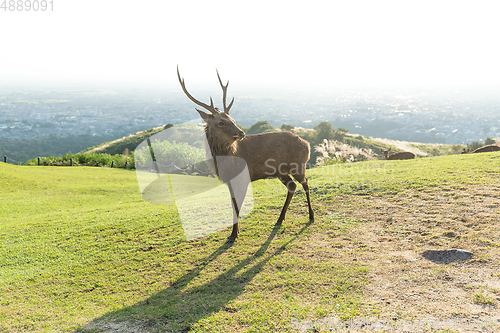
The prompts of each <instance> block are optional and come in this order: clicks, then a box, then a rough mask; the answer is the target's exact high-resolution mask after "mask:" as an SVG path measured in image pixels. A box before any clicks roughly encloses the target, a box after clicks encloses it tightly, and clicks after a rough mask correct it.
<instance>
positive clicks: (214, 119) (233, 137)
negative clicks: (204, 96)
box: [177, 66, 245, 147]
mask: <svg viewBox="0 0 500 333" xmlns="http://www.w3.org/2000/svg"><path fill="white" fill-rule="evenodd" d="M177 76H178V78H179V82H180V84H181V87H182V90H183V91H184V93H185V94H186V96H187V97H188V98H189V99H190V100H191V101H193V102H194V103H195V104H196V105H199V106H201V107H202V108H204V109H206V110H208V111H210V113H207V112H205V111H202V110H200V109H196V108H195V109H196V111H198V113H199V114H200V116H201V118H202V119H203V120H204V121H205V123H206V127H205V131H206V132H207V137H208V136H210V137H213V138H217V141H218V142H219V144H221V145H222V146H226V147H229V146H230V145H232V144H233V142H235V141H239V140H242V139H243V138H244V137H245V133H244V132H243V131H242V130H241V129H240V128H239V127H238V126H237V125H236V123H235V121H234V119H233V118H231V116H230V115H229V110H230V109H231V107H232V106H233V102H234V97H233V99H232V101H231V103H229V106H227V105H226V97H227V86H228V85H229V81H228V82H227V84H226V85H223V84H222V81H221V79H220V76H219V72H218V71H217V77H218V78H219V83H220V85H221V87H222V104H223V106H224V112H221V111H220V110H219V108H216V107H215V106H214V102H213V100H212V97H210V105H207V104H205V103H203V102H200V101H198V100H197V99H196V98H194V97H193V96H191V94H190V93H189V92H188V91H187V89H186V84H185V82H184V79H183V78H182V79H181V75H180V74H179V66H177Z"/></svg>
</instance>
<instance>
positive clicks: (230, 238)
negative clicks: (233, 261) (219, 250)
mask: <svg viewBox="0 0 500 333" xmlns="http://www.w3.org/2000/svg"><path fill="white" fill-rule="evenodd" d="M235 240H236V238H235V237H232V236H229V237H228V238H227V240H226V244H233V243H234V241H235Z"/></svg>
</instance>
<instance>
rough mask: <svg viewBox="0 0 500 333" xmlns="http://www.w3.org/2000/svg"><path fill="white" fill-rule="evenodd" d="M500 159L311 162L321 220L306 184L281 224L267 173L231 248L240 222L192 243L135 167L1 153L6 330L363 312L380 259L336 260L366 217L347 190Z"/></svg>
mask: <svg viewBox="0 0 500 333" xmlns="http://www.w3.org/2000/svg"><path fill="white" fill-rule="evenodd" d="M499 167H500V155H499V154H498V153H488V154H474V155H454V156H445V157H435V158H426V159H416V160H412V161H373V162H360V163H356V164H343V165H335V166H330V167H326V168H320V169H312V170H309V171H308V177H309V179H310V184H311V192H312V199H313V204H314V209H315V213H316V221H315V222H314V223H312V224H308V223H306V222H307V210H306V205H305V196H304V194H303V191H299V193H297V195H296V197H295V198H294V200H292V203H291V205H290V208H289V210H288V215H287V219H286V220H285V222H284V224H283V225H282V226H281V227H275V226H274V223H275V221H276V219H277V217H278V215H279V211H280V209H281V206H282V204H283V201H284V198H285V193H286V191H285V189H284V187H283V186H282V185H281V184H280V183H279V182H278V181H277V180H266V181H258V182H255V183H253V189H254V201H255V207H254V210H253V212H252V213H251V214H250V215H249V216H248V217H247V218H246V219H244V220H243V221H242V223H241V232H240V238H239V239H238V240H237V242H236V243H234V244H233V245H225V244H224V242H225V239H226V237H227V236H228V235H229V230H223V231H220V232H217V233H214V234H211V235H209V236H206V237H204V238H200V239H195V240H192V241H186V240H185V238H184V235H183V230H182V226H181V222H180V220H179V217H178V214H177V212H176V210H175V207H174V206H173V205H172V204H154V203H150V202H146V201H144V200H142V198H141V195H140V193H139V189H138V186H137V178H136V174H135V172H133V171H128V170H119V169H109V168H91V167H78V168H64V167H22V166H12V165H8V164H4V163H0V188H1V191H0V200H1V203H2V204H1V205H0V216H1V220H0V244H1V246H0V318H1V320H0V331H2V332H3V331H7V332H30V331H32V332H35V331H36V332H44V331H46V332H52V331H61V332H72V331H75V330H78V331H82V332H92V331H95V332H99V331H101V330H104V327H106V325H108V324H109V323H122V324H121V325H128V326H129V327H133V326H134V325H139V326H140V328H141V329H146V330H148V331H152V332H155V331H158V332H164V331H186V330H193V331H195V332H217V331H219V332H224V331H243V332H276V331H287V330H290V328H291V323H292V319H294V320H298V321H305V320H318V319H322V318H325V317H329V316H336V317H338V318H341V319H349V318H354V317H358V316H361V315H363V314H367V313H370V311H373V306H372V305H371V304H370V302H369V301H368V300H366V299H364V298H363V288H364V285H365V283H366V281H367V278H366V277H367V273H368V272H369V270H370V267H366V266H364V265H363V264H361V263H358V262H357V261H352V262H348V263H346V262H342V261H339V260H337V259H335V258H336V257H335V256H336V253H338V252H339V251H342V245H339V244H341V243H342V241H341V240H342V237H343V236H342V235H344V234H345V233H347V232H348V231H349V230H352V229H353V228H362V226H363V224H364V223H369V221H367V220H355V219H353V218H351V217H350V216H348V215H345V214H343V213H342V212H339V211H336V210H335V206H334V203H335V202H336V196H338V195H344V196H347V197H348V196H349V195H355V196H363V197H366V198H367V199H369V198H370V197H372V196H383V195H386V194H391V193H398V192H399V191H404V190H406V189H415V190H418V191H429V190H433V189H438V190H443V191H446V190H447V189H449V190H452V189H454V188H460V186H462V185H463V184H480V183H488V182H490V181H491V178H492V177H497V178H498V176H499V173H500V168H499ZM367 218H368V217H367Z"/></svg>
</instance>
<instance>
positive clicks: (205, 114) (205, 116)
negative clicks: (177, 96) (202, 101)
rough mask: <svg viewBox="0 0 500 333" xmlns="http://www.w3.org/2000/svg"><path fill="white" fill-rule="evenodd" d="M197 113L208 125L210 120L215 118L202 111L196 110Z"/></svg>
mask: <svg viewBox="0 0 500 333" xmlns="http://www.w3.org/2000/svg"><path fill="white" fill-rule="evenodd" d="M195 109H196V108H195ZM196 111H198V113H199V114H200V116H201V118H203V120H205V122H206V123H208V121H209V120H210V118H213V117H214V116H212V115H211V114H210V113H206V112H205V111H201V110H199V109H196Z"/></svg>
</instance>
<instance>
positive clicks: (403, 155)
mask: <svg viewBox="0 0 500 333" xmlns="http://www.w3.org/2000/svg"><path fill="white" fill-rule="evenodd" d="M391 149H392V148H389V149H388V150H384V149H382V148H380V151H381V152H382V154H384V157H385V159H386V160H411V159H414V158H415V154H413V153H412V152H409V151H402V152H399V153H394V154H391V155H389V152H390V151H391Z"/></svg>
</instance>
